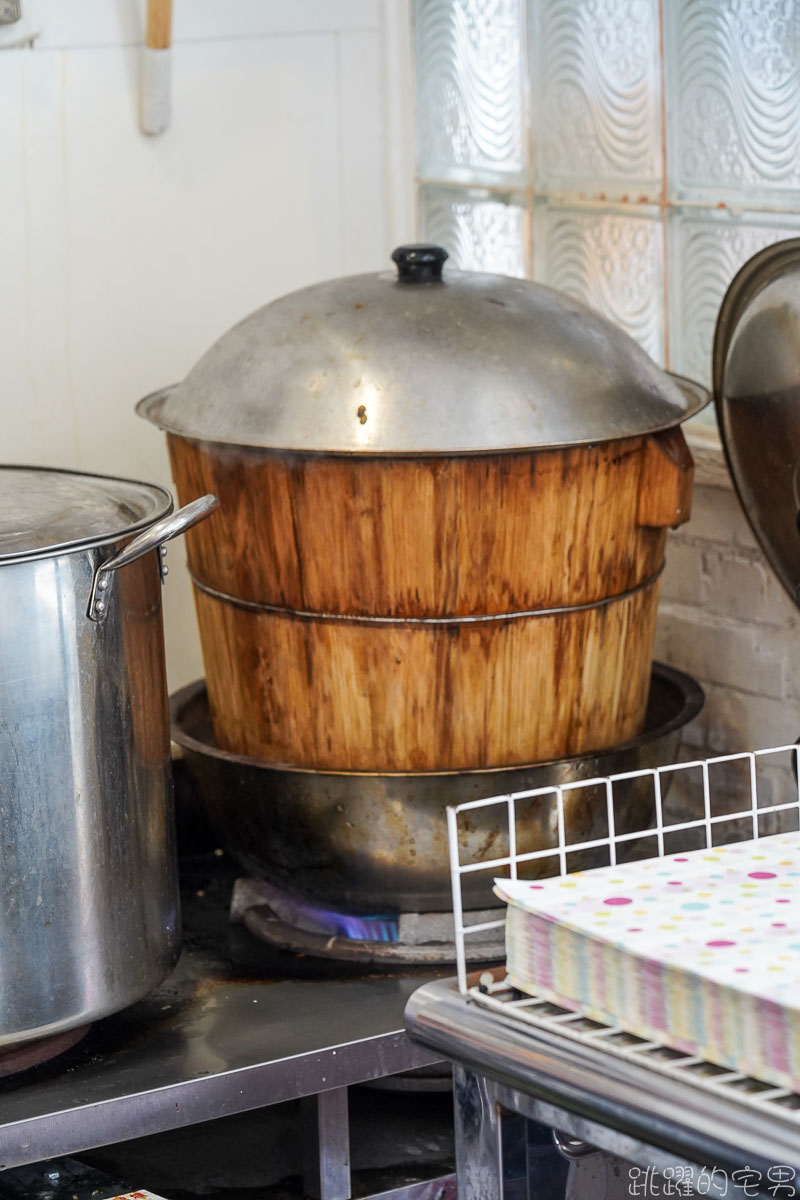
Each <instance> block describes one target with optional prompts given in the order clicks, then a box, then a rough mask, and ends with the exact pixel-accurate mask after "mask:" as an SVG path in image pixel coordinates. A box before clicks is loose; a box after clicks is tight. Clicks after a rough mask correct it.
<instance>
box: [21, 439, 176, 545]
mask: <svg viewBox="0 0 800 1200" xmlns="http://www.w3.org/2000/svg"><path fill="white" fill-rule="evenodd" d="M7 471H26V472H34V471H35V472H37V473H40V474H42V475H45V474H49V475H53V476H64V475H67V476H71V477H73V478H77V479H91V480H98V481H102V482H104V483H122V484H127V485H129V486H133V487H139V488H143V489H145V490H146V491H148V492H150V493H151V494H152V495H153V497H154V499H155V500H156V501H160V504H158V505H157V507H156V508H155V509H154V511H153V512H152V513H148V514H147V516H144V517H141V518H140V519H139V520H137V521H132V522H131V523H130V524H128V525H124V526H122V527H121V528H119V529H111V530H109V531H108V532H107V533H102V534H95V535H93V536H89V537H84V538H71V539H69V540H67V541H64V542H56V543H54V544H52V545H49V546H42V547H40V548H39V549H36V550H25V551H22V552H20V553H18V554H14V553H8V554H2V553H0V567H4V566H12V565H15V564H17V563H27V562H36V561H39V560H41V559H46V558H58V557H60V556H61V555H64V554H74V553H77V552H78V551H83V550H92V549H94V548H95V547H98V546H108V545H115V544H116V543H118V542H120V541H122V540H124V539H126V538H129V537H132V536H133V535H134V534H137V533H139V532H141V531H142V530H144V529H149V528H150V526H151V525H154V524H155V523H156V521H160V520H161V519H162V518H163V517H166V516H169V514H170V513H171V512H172V511H173V509H174V501H173V499H172V496H171V495H170V493H169V492H168V491H167V489H166V488H163V487H161V485H160V484H158V483H145V482H143V481H142V480H140V479H129V478H127V477H125V476H121V475H105V474H100V473H99V472H97V471H77V470H72V469H67V468H61V467H43V466H41V465H38V464H35V465H33V466H31V465H27V464H25V463H0V472H7Z"/></svg>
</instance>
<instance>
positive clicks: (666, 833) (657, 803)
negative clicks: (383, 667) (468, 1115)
mask: <svg viewBox="0 0 800 1200" xmlns="http://www.w3.org/2000/svg"><path fill="white" fill-rule="evenodd" d="M799 753H800V748H798V746H794V745H787V746H776V747H772V748H770V749H767V750H753V751H746V752H743V753H740V754H724V755H720V756H718V757H716V758H707V759H697V760H694V761H691V762H681V763H670V764H669V765H667V766H663V767H653V768H644V769H641V770H637V771H627V772H625V773H623V774H619V775H608V776H601V777H598V778H594V779H581V780H578V781H575V782H570V783H565V784H562V785H557V786H556V785H553V786H549V787H539V788H534V789H532V790H530V791H524V792H511V793H509V794H508V795H505V796H490V797H488V798H487V799H485V800H470V801H467V802H465V803H464V804H458V805H455V806H453V807H451V808H448V809H447V829H448V841H449V850H450V874H451V881H452V889H453V918H454V923H455V940H456V964H457V968H458V986H459V989H460V991H461V992H462V993H463V994H465V995H466V994H467V993H468V992H470V989H469V988H468V985H467V962H466V948H465V940H466V938H468V937H471V936H474V935H476V934H478V933H481V932H483V931H486V930H490V929H497V930H500V929H502V928H503V926H504V924H505V920H504V918H500V919H498V920H491V921H480V922H473V923H470V924H465V923H464V902H463V900H464V898H463V881H464V878H465V877H466V876H467V875H471V874H473V873H475V872H479V871H483V872H488V871H492V872H493V873H494V874H495V875H498V876H505V877H510V878H511V879H517V878H518V876H519V870H520V867H521V865H522V864H525V863H531V862H536V861H537V860H542V859H549V860H550V863H549V867H551V868H554V869H550V870H549V872H547V873H549V874H551V875H567V874H569V873H570V864H569V856H570V855H575V854H576V853H577V852H582V851H583V852H585V851H587V850H602V849H604V850H605V851H606V856H607V865H608V866H614V865H615V864H616V862H617V851H618V847H619V846H621V845H623V844H625V843H628V842H643V841H646V840H647V839H652V848H653V853H652V855H650V854H646V855H640V857H653V858H655V857H661V856H662V855H663V854H664V853H665V839H668V838H669V837H670V836H671V835H676V834H679V833H683V832H684V831H688V830H699V831H700V837H701V844H704V845H705V847H706V848H707V849H710V848H711V847H712V846H714V845H715V844H719V842H718V843H715V842H714V835H715V832H717V831H719V834H720V837H724V840H726V841H728V842H730V841H732V840H736V839H737V838H738V839H740V840H743V839H746V838H757V837H759V836H760V835H762V834H763V833H764V832H765V830H763V829H762V824H763V823H764V819H765V818H767V817H771V816H773V814H778V813H786V812H790V811H791V810H794V811H795V812H796V813H797V814H798V823H800V786H799V785H798V782H797V779H798V775H800V770H798V768H799V767H800V763H799V762H798V754H799ZM728 764H741V767H742V768H743V772H742V773H743V775H744V778H745V780H747V781H749V803H745V804H744V805H743V806H740V807H739V808H738V810H737V811H735V812H729V811H728V812H726V811H725V803H726V801H728V800H729V794H727V784H726V783H725V782H724V781H721V780H718V781H717V782H715V783H714V786H713V787H712V782H713V781H714V780H715V779H716V777H717V772H715V771H714V768H719V767H723V766H726V765H728ZM765 765H767V766H770V765H771V766H775V767H779V768H782V773H781V776H780V778H781V779H782V780H783V783H782V789H783V791H784V794H786V795H789V796H791V798H790V799H788V800H786V801H782V802H781V803H763V802H762V799H761V798H760V797H759V790H760V787H761V786H762V782H761V781H762V779H763V768H764V766H765ZM791 768H794V780H792V772H791ZM676 776H682V781H683V782H684V783H689V785H690V790H691V792H692V794H693V799H695V798H696V805H695V807H696V809H697V811H698V814H699V815H698V816H697V817H696V818H693V819H691V820H682V821H676V822H672V823H669V822H665V820H664V809H665V803H664V797H665V794H666V793H667V790H668V788H669V786H670V785H672V786H675V782H676V779H675V777H676ZM727 777H728V778H729V774H728V776H727ZM648 779H649V780H651V783H652V812H653V814H654V817H655V820H654V823H652V824H651V825H649V826H648V825H645V826H644V827H642V828H640V829H636V830H634V831H630V830H625V831H624V832H618V831H617V824H616V820H615V798H616V797H615V789H616V788H618V787H619V785H621V784H623V783H628V782H630V781H633V780H648ZM773 782H774V780H773ZM587 789H592V791H594V792H596V791H597V790H598V789H599V794H600V796H601V797H602V796H603V794H604V795H605V809H606V813H605V817H606V822H607V830H606V833H605V835H604V836H603V837H599V838H593V839H591V840H585V841H568V840H567V832H566V830H567V821H566V819H565V797H568V796H569V795H570V794H571V793H574V792H576V791H580V790H587ZM718 789H719V790H722V791H724V793H726V794H723V795H722V804H721V805H718V804H716V803H715V800H716V799H717V797H718V795H719V792H718ZM747 790H748V788H747V786H745V788H744V793H745V796H746V795H747ZM521 801H525V802H526V804H527V802H530V801H540V802H541V804H542V805H548V806H550V814H551V815H554V816H555V821H554V822H553V823H552V824H553V825H554V833H555V840H554V841H553V844H552V845H548V846H546V847H543V848H542V849H538V850H531V851H526V852H524V853H518V852H517V831H518V829H519V825H518V821H519V812H518V805H519V804H520V802H521ZM601 803H602V800H601ZM492 806H495V807H497V809H498V810H499V813H500V818H501V820H502V817H503V812H504V813H505V820H506V823H507V827H508V854H506V855H504V856H502V857H499V858H483V859H482V858H475V857H472V858H470V861H469V862H466V863H462V861H461V844H460V834H461V832H462V830H461V827H460V825H459V818H461V817H463V815H464V814H465V813H472V812H475V810H477V809H487V808H491V807H492ZM553 806H555V808H554V813H553ZM688 807H690V808H691V805H690V806H688ZM773 824H774V823H773ZM734 825H737V826H738V828H736V829H733V828H732V826H734ZM794 827H795V828H797V824H795V826H794ZM766 832H774V828H772V829H770V830H767V831H766ZM681 848H682V849H683V848H685V847H681ZM666 852H667V853H670V852H671V850H669V849H668V850H667V851H666ZM481 995H483V993H481Z"/></svg>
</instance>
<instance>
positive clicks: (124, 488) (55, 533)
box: [0, 466, 172, 565]
mask: <svg viewBox="0 0 800 1200" xmlns="http://www.w3.org/2000/svg"><path fill="white" fill-rule="evenodd" d="M171 511H172V497H171V496H170V494H169V492H166V491H164V489H163V488H160V487H157V486H155V485H154V484H149V483H137V482H136V481H134V480H131V479H115V478H112V477H109V476H105V475H89V474H86V473H85V472H81V471H60V470H55V469H53V470H51V469H49V468H47V467H17V466H0V565H2V564H5V563H11V562H25V561H28V560H30V559H33V558H44V557H49V556H50V555H53V554H66V553H69V552H71V551H73V550H78V549H86V548H88V547H90V546H95V545H102V544H103V543H105V542H115V541H117V540H119V539H120V538H122V537H123V536H127V535H128V534H134V533H136V532H138V530H140V529H144V528H146V527H147V526H149V525H152V524H153V523H154V522H155V521H157V520H159V519H160V518H161V517H163V516H166V515H167V514H168V513H170V512H171Z"/></svg>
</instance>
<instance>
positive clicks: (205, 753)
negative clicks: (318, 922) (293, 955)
mask: <svg viewBox="0 0 800 1200" xmlns="http://www.w3.org/2000/svg"><path fill="white" fill-rule="evenodd" d="M703 700H704V697H703V693H702V690H701V689H700V687H699V686H698V685H697V684H696V683H695V682H694V680H692V679H691V678H690V677H689V676H688V675H684V674H682V673H681V672H680V671H676V670H673V669H672V668H670V667H666V666H662V665H660V664H654V668H653V679H652V686H651V692H650V701H649V705H648V711H647V721H646V725H645V731H644V733H642V734H641V735H640V736H639V737H638V738H635V739H634V740H632V741H629V742H625V743H622V744H620V745H618V746H616V747H612V748H611V749H610V750H607V751H605V752H603V753H600V754H596V755H592V756H589V757H584V758H575V759H563V760H561V761H554V762H547V763H537V764H535V765H532V766H525V767H514V768H509V769H506V770H494V771H461V772H452V773H425V774H383V775H376V774H370V773H367V772H353V773H345V772H333V771H308V770H298V769H297V768H290V767H284V766H279V765H267V764H264V763H262V762H259V761H257V760H255V759H251V758H244V757H241V756H238V755H235V754H229V753H227V752H225V751H224V750H220V749H219V748H218V747H217V746H216V744H215V742H214V735H213V731H212V725H211V717H210V713H209V710H208V699H207V696H206V690H205V684H204V683H203V682H202V681H200V682H197V683H193V684H190V685H189V686H188V687H185V688H183V689H182V690H181V691H179V692H176V693H175V695H173V697H172V699H171V717H172V736H173V739H174V741H175V742H177V743H178V745H179V746H180V747H181V749H182V751H183V755H184V758H185V762H186V767H187V770H188V773H189V776H190V778H191V779H192V781H193V784H194V787H195V789H196V791H197V794H198V796H199V798H200V800H201V802H202V804H203V806H204V807H205V809H206V811H207V813H208V817H209V819H210V821H211V824H212V826H213V827H214V830H215V832H216V834H217V836H218V837H219V839H220V843H221V844H222V845H223V846H225V847H226V849H227V850H228V851H229V852H230V853H231V854H232V855H233V856H234V858H235V859H236V860H237V861H238V862H239V863H240V864H241V865H242V867H243V869H244V870H245V871H247V872H248V873H250V874H251V875H254V876H259V877H263V878H267V879H269V880H270V881H271V882H273V883H275V884H278V885H280V886H282V887H285V888H286V889H288V890H290V891H293V892H296V893H300V894H302V895H306V896H311V897H313V898H314V899H315V900H316V901H318V902H322V903H326V904H329V905H330V906H331V907H332V908H335V909H339V910H353V911H358V912H370V911H375V910H378V911H382V912H384V911H387V910H388V911H394V912H440V911H446V910H448V909H449V908H450V907H451V901H450V877H449V872H448V850H447V832H446V827H445V826H446V822H445V811H444V810H445V808H446V806H447V805H449V804H456V803H460V802H462V801H465V800H474V799H478V798H480V797H483V796H493V795H497V794H502V793H505V792H510V791H522V790H524V789H527V788H536V787H541V786H542V785H544V784H550V783H562V784H563V783H567V782H570V781H572V780H576V779H591V778H595V777H597V776H598V775H604V774H609V773H613V772H620V771H629V770H636V769H638V768H641V767H651V766H659V765H663V764H665V763H668V762H671V761H673V760H674V758H675V757H676V754H677V750H678V744H679V741H680V736H681V731H682V729H683V728H684V726H685V725H686V724H687V723H688V722H689V721H690V720H691V719H692V718H693V717H695V716H696V715H697V713H698V712H699V711H700V709H701V708H702V706H703ZM554 808H555V806H554V805H553V804H551V803H547V802H543V801H542V800H541V799H535V800H532V801H530V802H529V803H528V804H527V805H519V806H518V810H519V812H520V814H521V818H520V820H519V822H518V828H517V848H518V851H519V852H520V853H521V852H524V851H528V850H537V849H541V848H543V847H545V846H548V845H553V844H554V842H555V841H556V831H555V813H554ZM496 813H497V810H496V808H490V809H487V810H486V815H485V817H484V816H483V814H482V812H481V810H478V812H477V813H471V814H470V816H471V818H472V820H471V821H470V822H464V823H463V826H462V861H464V862H466V861H468V860H469V859H470V857H474V858H487V857H492V856H499V855H503V854H505V853H507V848H508V841H507V830H506V829H505V828H504V827H503V826H501V825H498V823H497V818H496ZM565 813H566V825H567V829H566V832H567V836H568V838H570V839H571V840H589V839H591V838H595V837H602V836H604V834H605V833H606V832H607V829H606V815H605V814H606V800H605V792H604V791H602V792H601V790H600V789H580V790H579V791H577V792H575V793H572V794H571V795H569V796H568V797H567V800H566V805H565ZM652 814H653V799H652V784H651V783H650V782H649V780H643V781H636V783H635V784H630V785H628V787H627V789H626V790H625V791H624V792H621V793H620V799H619V800H618V802H617V804H616V813H615V819H616V826H617V830H618V832H626V831H633V830H636V829H643V828H645V827H647V825H648V824H649V823H650V821H651V819H652ZM594 853H595V858H594V859H591V858H590V856H589V854H588V853H587V854H586V855H584V856H583V861H581V862H580V863H577V862H576V863H575V864H574V867H577V866H582V867H587V866H592V865H598V864H599V863H603V862H605V861H606V860H605V859H604V857H603V856H602V851H600V852H594ZM598 853H599V857H597V855H598ZM551 869H552V868H551ZM464 881H465V884H466V886H465V889H464V892H465V901H466V903H467V904H468V905H469V906H471V907H473V908H480V907H485V906H486V905H487V904H490V903H491V902H492V901H491V893H490V890H489V885H490V879H489V878H488V877H487V875H486V874H485V873H484V872H476V873H475V874H474V875H472V876H468V877H464Z"/></svg>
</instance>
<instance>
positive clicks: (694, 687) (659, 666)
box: [169, 661, 706, 779]
mask: <svg viewBox="0 0 800 1200" xmlns="http://www.w3.org/2000/svg"><path fill="white" fill-rule="evenodd" d="M655 676H658V677H659V678H661V679H663V680H665V681H666V682H667V683H670V684H672V685H674V686H675V687H676V688H678V689H679V690H680V691H682V692H683V695H684V699H683V703H682V705H681V707H680V710H679V711H678V712H677V713H676V714H675V715H674V716H673V717H672V718H671V719H670V720H669V721H667V722H666V723H665V724H664V725H662V726H660V727H659V729H658V730H657V733H658V736H659V737H663V736H666V735H667V734H669V733H672V732H673V731H674V730H676V729H679V728H682V727H683V726H684V725H688V723H689V722H690V721H691V720H693V719H694V718H695V717H696V716H697V714H698V713H699V712H700V710H701V709H702V707H703V705H704V704H705V699H706V698H705V692H704V691H703V689H702V688H701V686H700V684H699V683H698V682H697V680H695V679H693V678H692V676H691V675H687V674H686V672H685V671H679V670H678V669H677V668H676V667H671V666H669V665H668V664H667V663H662V662H656V661H653V663H652V665H651V679H652V678H653V677H655ZM205 691H206V681H205V679H195V680H194V681H193V682H192V683H188V684H186V685H185V686H184V687H182V688H179V689H178V690H177V691H176V692H173V693H172V695H171V696H170V698H169V716H170V736H171V737H172V740H173V742H175V743H176V744H177V745H178V746H180V747H181V749H182V750H189V751H191V752H194V753H197V754H202V755H203V756H204V757H206V758H216V759H219V760H220V761H221V762H226V763H231V764H238V765H240V766H244V767H248V768H251V769H253V768H258V769H261V770H266V771H280V772H282V773H283V774H294V775H315V776H324V777H328V778H336V779H341V778H361V779H410V778H416V779H420V778H424V779H436V778H444V777H448V776H458V775H462V776H463V775H468V776H480V775H502V774H508V773H510V772H513V771H527V770H531V769H532V768H534V767H536V768H539V767H554V766H559V765H562V764H567V763H573V762H581V761H584V760H586V759H587V758H592V757H593V756H594V755H598V754H604V755H605V754H609V753H611V752H612V751H613V752H614V753H617V752H623V753H624V752H625V751H626V750H632V749H634V748H636V747H637V746H639V745H641V744H642V743H643V742H646V741H647V740H649V739H650V738H651V737H652V736H653V734H654V732H656V731H652V730H651V731H650V732H649V733H642V734H639V736H638V737H635V738H630V739H628V741H625V742H615V743H614V745H613V746H606V747H605V748H604V749H603V748H601V749H596V750H589V751H586V752H584V753H582V754H572V755H569V757H565V758H548V759H542V760H540V761H538V762H528V763H512V764H510V765H507V766H499V767H467V768H462V769H460V770H449V771H331V770H318V769H317V768H315V767H299V766H296V765H294V764H290V763H281V762H264V761H263V760H262V759H259V758H250V757H248V756H247V755H244V754H232V753H231V752H230V751H228V750H221V749H220V747H219V746H216V745H211V744H209V743H208V742H201V741H198V739H197V738H195V737H192V735H191V734H189V733H186V731H185V730H184V729H182V728H181V727H180V725H179V724H178V718H179V715H180V714H181V713H182V711H183V710H184V709H185V708H186V706H187V705H188V704H189V703H190V702H191V701H192V700H194V699H195V698H196V697H197V696H199V695H201V694H202V693H203V692H205Z"/></svg>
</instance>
